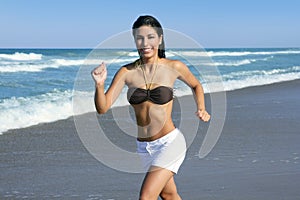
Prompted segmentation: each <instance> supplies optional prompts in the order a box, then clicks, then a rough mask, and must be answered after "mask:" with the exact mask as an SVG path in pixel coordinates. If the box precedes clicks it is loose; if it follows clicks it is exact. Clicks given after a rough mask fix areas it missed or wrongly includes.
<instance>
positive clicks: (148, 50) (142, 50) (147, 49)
mask: <svg viewBox="0 0 300 200" xmlns="http://www.w3.org/2000/svg"><path fill="white" fill-rule="evenodd" d="M151 51H152V48H142V49H141V52H142V53H144V54H147V53H150V52H151Z"/></svg>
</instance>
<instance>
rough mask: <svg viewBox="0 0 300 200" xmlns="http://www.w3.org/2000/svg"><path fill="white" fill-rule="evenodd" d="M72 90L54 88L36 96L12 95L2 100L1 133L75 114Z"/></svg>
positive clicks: (0, 109)
mask: <svg viewBox="0 0 300 200" xmlns="http://www.w3.org/2000/svg"><path fill="white" fill-rule="evenodd" d="M71 95H72V93H71V91H58V90H54V91H52V92H50V93H47V94H43V95H39V96H34V97H26V98H24V97H18V98H15V97H12V98H10V99H4V100H1V101H0V121H1V122H2V123H1V124H0V133H3V132H5V131H7V130H9V129H17V128H23V127H28V126H31V125H35V124H39V123H41V122H52V121H56V120H59V119H65V118H67V117H69V116H71V115H72V114H73V111H72V103H71Z"/></svg>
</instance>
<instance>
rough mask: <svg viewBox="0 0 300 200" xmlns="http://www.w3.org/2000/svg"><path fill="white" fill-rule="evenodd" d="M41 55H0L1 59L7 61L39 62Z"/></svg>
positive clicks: (17, 53)
mask: <svg viewBox="0 0 300 200" xmlns="http://www.w3.org/2000/svg"><path fill="white" fill-rule="evenodd" d="M42 56H43V55H42V54H36V53H19V52H16V53H14V54H0V58H1V59H8V60H41V59H42Z"/></svg>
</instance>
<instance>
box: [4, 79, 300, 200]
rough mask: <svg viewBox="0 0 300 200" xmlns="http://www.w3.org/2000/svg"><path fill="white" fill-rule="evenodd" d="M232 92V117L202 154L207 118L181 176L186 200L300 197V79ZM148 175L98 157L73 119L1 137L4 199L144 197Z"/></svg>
mask: <svg viewBox="0 0 300 200" xmlns="http://www.w3.org/2000/svg"><path fill="white" fill-rule="evenodd" d="M226 95H227V112H226V120H225V124H224V128H223V130H222V134H221V137H220V139H219V141H218V142H217V144H216V146H215V147H214V149H213V150H212V151H211V152H210V154H209V155H208V156H206V157H205V158H203V159H200V158H199V156H198V152H199V148H200V145H201V143H202V140H203V137H204V135H203V132H205V130H206V129H207V127H208V126H209V124H204V123H200V128H199V129H198V134H197V135H196V137H195V140H194V141H193V143H192V145H191V146H190V148H189V149H188V152H187V156H186V159H185V161H184V163H183V165H182V167H181V169H180V170H179V173H178V175H176V176H175V179H176V182H177V185H178V191H179V193H180V195H181V196H182V199H187V200H198V199H199V200H200V199H221V200H226V199H228V200H229V199H230V200H233V199H237V200H241V199H242V200H247V199H256V200H257V199H262V200H267V199H270V200H276V199H285V200H286V199H288V200H289V199H291V200H292V199H293V200H294V199H299V197H300V192H299V189H298V188H299V185H300V160H299V158H300V145H299V143H300V131H299V130H300V123H299V119H300V114H299V111H298V110H299V106H300V80H296V81H289V82H284V83H278V84H272V85H266V86H260V87H251V88H245V89H241V90H236V91H230V92H227V93H226ZM207 96H208V95H207ZM184 98H189V99H190V100H192V97H184ZM110 116H111V113H110V112H109V113H108V114H106V115H105V116H100V117H99V121H100V122H101V121H102V122H103V123H104V124H105V125H106V126H107V128H109V130H110V136H109V138H110V140H111V141H113V142H115V143H116V144H118V145H119V146H121V147H122V148H125V149H128V150H129V151H134V149H135V139H134V138H133V137H128V136H122V135H120V134H119V129H118V128H116V126H114V123H113V122H111V120H109V118H110ZM175 120H176V119H175ZM2 123H5V122H2ZM184 134H187V133H184ZM143 177H144V174H142V173H137V174H134V173H126V172H120V171H118V170H115V169H111V168H109V167H107V166H105V165H103V164H102V163H101V162H99V161H98V160H96V159H95V158H94V157H93V156H92V155H91V154H90V153H89V152H88V151H87V150H86V149H85V147H84V145H83V144H82V142H81V140H80V138H79V136H78V134H77V131H76V128H75V125H74V119H73V118H69V119H66V120H60V121H57V122H53V123H46V124H39V125H36V126H32V127H29V128H24V129H17V130H10V131H8V132H6V133H4V134H3V135H1V136H0V197H1V199H17V198H23V199H26V198H27V199H47V198H48V199H123V200H124V199H137V198H138V193H139V189H140V185H141V182H142V180H143Z"/></svg>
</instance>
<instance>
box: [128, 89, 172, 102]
mask: <svg viewBox="0 0 300 200" xmlns="http://www.w3.org/2000/svg"><path fill="white" fill-rule="evenodd" d="M127 99H128V102H129V103H130V104H140V103H143V102H145V101H148V100H149V101H151V102H153V103H155V104H159V105H163V104H166V103H168V102H169V101H171V100H172V99H173V89H172V88H170V87H166V86H159V87H156V88H154V89H151V90H150V89H142V88H129V89H128V91H127Z"/></svg>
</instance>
